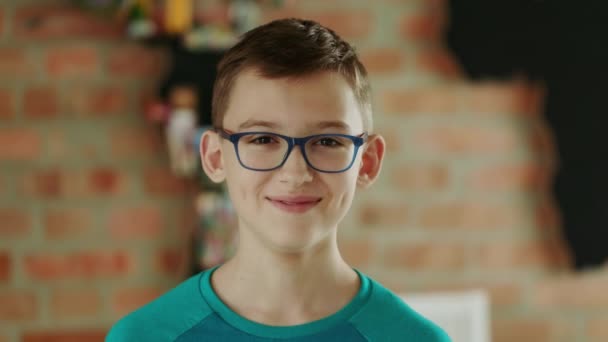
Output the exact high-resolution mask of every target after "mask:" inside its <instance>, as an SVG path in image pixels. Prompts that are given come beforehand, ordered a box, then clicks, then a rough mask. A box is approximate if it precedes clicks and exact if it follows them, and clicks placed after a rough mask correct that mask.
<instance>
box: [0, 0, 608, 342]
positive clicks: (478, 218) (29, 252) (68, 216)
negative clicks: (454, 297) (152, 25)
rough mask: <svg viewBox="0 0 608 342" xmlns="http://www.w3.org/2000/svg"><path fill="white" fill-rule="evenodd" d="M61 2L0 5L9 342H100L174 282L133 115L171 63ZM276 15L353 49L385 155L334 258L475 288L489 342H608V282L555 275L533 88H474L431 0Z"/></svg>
mask: <svg viewBox="0 0 608 342" xmlns="http://www.w3.org/2000/svg"><path fill="white" fill-rule="evenodd" d="M209 2H210V3H213V1H209ZM61 3H62V2H61V1H37V2H35V3H34V2H33V1H17V0H10V1H4V2H2V3H1V4H0V170H1V172H0V341H3V342H4V341H81V340H87V341H88V340H101V339H102V336H103V335H104V333H105V330H106V329H107V328H108V327H109V326H110V325H111V324H112V322H114V321H115V320H116V319H118V318H119V317H120V316H121V315H123V314H125V313H126V312H128V311H130V310H132V309H134V308H136V307H138V306H140V305H142V304H143V303H145V302H147V301H149V300H151V299H152V298H154V297H156V296H157V295H158V294H159V293H162V292H163V291H165V290H167V289H168V288H169V287H171V286H173V285H175V284H176V283H177V282H178V281H180V280H181V279H182V278H183V272H181V271H180V267H179V265H182V264H183V263H182V262H180V260H183V257H184V255H183V252H182V250H183V247H184V237H185V236H186V235H187V230H188V225H187V224H185V223H187V222H191V221H192V212H191V210H190V208H191V203H190V202H191V197H190V196H191V195H190V194H189V193H188V192H187V191H186V190H185V189H186V188H187V185H188V184H187V183H185V182H184V181H182V180H179V179H175V178H173V177H171V175H170V173H169V171H168V161H167V158H166V155H165V150H164V146H163V144H162V139H161V138H160V135H159V131H158V129H157V128H156V127H153V126H150V125H148V124H147V123H146V122H145V121H144V120H143V119H142V116H141V115H140V113H139V111H138V109H139V102H140V99H141V97H142V96H143V94H146V93H147V92H149V91H150V89H153V88H154V86H155V85H156V81H157V79H158V77H159V76H160V75H161V73H162V67H163V65H164V60H165V59H164V56H165V54H164V51H162V50H160V49H158V48H149V47H144V46H141V45H139V44H136V43H132V42H128V41H126V40H124V39H123V38H121V34H120V32H118V31H117V29H116V28H115V27H114V26H112V25H110V24H108V22H107V21H105V20H103V19H99V18H96V17H92V16H90V15H85V14H82V13H80V12H78V11H74V10H71V9H69V8H68V7H65V6H63V5H61ZM215 3H217V1H215ZM287 4H288V5H287V7H286V8H283V9H280V10H267V11H265V12H264V18H263V20H264V21H266V20H270V19H272V18H276V17H281V16H286V15H297V16H304V17H308V18H313V19H317V20H319V21H321V22H323V23H325V24H327V25H329V26H331V27H333V28H335V29H336V30H337V31H338V32H339V33H341V34H342V35H343V36H345V37H346V38H348V39H349V40H350V41H352V42H353V43H354V44H355V45H356V46H357V48H358V50H359V51H360V54H361V56H362V58H363V60H364V62H365V63H366V65H367V66H368V69H369V70H370V72H371V74H372V76H371V79H372V86H373V88H374V95H375V99H374V105H375V120H376V127H377V131H378V132H379V133H381V134H383V135H385V136H386V138H387V140H388V143H389V147H388V158H387V160H386V164H385V167H384V170H383V174H382V179H381V180H380V181H379V182H378V183H377V184H376V185H375V186H374V187H373V188H372V189H371V190H369V191H365V192H361V193H360V194H359V197H358V198H357V200H356V202H355V204H354V207H353V210H352V212H351V214H350V215H349V216H348V217H347V219H346V221H345V222H344V225H343V227H342V231H341V236H340V240H341V248H342V251H343V253H344V254H345V256H346V258H347V259H348V260H349V261H351V262H352V263H353V265H355V266H356V267H358V268H360V269H361V270H363V271H364V272H366V273H368V274H370V275H371V276H372V277H374V278H376V279H378V280H379V281H381V282H383V283H384V284H386V285H387V286H388V287H390V288H391V289H393V290H395V291H398V292H408V291H433V290H446V289H447V290H457V289H466V288H476V287H482V288H485V289H487V290H488V291H489V292H490V294H491V297H492V322H493V327H492V328H493V329H492V330H493V335H494V340H495V341H541V342H542V341H590V342H592V341H605V340H608V329H606V328H605V327H606V326H608V294H607V293H608V292H606V291H605V289H606V288H608V272H606V271H605V270H596V271H587V272H583V273H578V274H574V273H572V272H570V271H568V261H567V258H566V256H567V250H566V248H565V247H564V245H563V244H562V243H561V239H560V231H559V215H557V213H556V212H555V208H554V206H553V203H552V201H551V196H550V188H549V185H550V182H551V177H552V170H553V169H554V165H555V159H556V158H555V155H554V147H553V145H552V141H551V135H550V132H548V130H547V127H546V125H545V124H544V121H543V118H542V117H541V116H540V113H541V110H540V108H541V106H542V97H543V92H542V88H540V87H538V86H533V85H529V84H526V83H523V82H520V81H517V80H514V81H511V82H502V83H497V82H490V81H487V82H482V83H471V82H469V81H467V80H466V79H465V77H463V76H462V75H461V73H460V70H459V67H458V65H457V64H456V63H454V61H453V60H452V59H451V58H450V56H449V54H448V53H447V52H446V51H445V49H444V47H443V46H442V44H441V43H440V38H441V35H442V31H443V28H444V26H445V25H446V23H447V20H446V15H445V13H444V7H445V4H444V2H443V1H439V0H436V1H430V0H427V1H424V0H409V1H396V0H380V1H374V2H371V1H364V0H349V1H347V0H335V1H321V0H307V1H298V2H295V1H287ZM40 16H42V17H43V18H46V19H45V20H42V21H40V20H35V19H36V18H38V17H40Z"/></svg>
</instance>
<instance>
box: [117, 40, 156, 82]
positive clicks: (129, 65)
mask: <svg viewBox="0 0 608 342" xmlns="http://www.w3.org/2000/svg"><path fill="white" fill-rule="evenodd" d="M166 57H167V56H165V54H164V53H163V51H162V50H158V49H156V50H155V49H151V48H146V47H142V46H139V45H125V46H118V47H115V48H113V49H112V50H111V51H110V53H109V57H108V70H109V71H110V73H112V74H113V75H114V76H119V77H139V78H142V77H149V76H158V75H161V74H162V73H163V70H164V69H165V67H166Z"/></svg>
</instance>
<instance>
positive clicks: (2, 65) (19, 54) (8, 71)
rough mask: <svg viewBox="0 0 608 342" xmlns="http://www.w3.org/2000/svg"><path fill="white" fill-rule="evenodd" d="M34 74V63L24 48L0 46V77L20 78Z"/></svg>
mask: <svg viewBox="0 0 608 342" xmlns="http://www.w3.org/2000/svg"><path fill="white" fill-rule="evenodd" d="M35 74H36V70H35V68H34V65H33V63H32V61H31V59H30V56H29V54H28V53H27V51H26V50H25V49H24V48H16V47H0V78H2V79H4V78H8V79H17V78H19V79H22V78H28V77H30V76H33V75H35Z"/></svg>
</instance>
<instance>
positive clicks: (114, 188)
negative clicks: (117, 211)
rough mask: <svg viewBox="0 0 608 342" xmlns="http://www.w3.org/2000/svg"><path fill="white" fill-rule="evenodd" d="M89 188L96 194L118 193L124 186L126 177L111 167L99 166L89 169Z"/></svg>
mask: <svg viewBox="0 0 608 342" xmlns="http://www.w3.org/2000/svg"><path fill="white" fill-rule="evenodd" d="M87 183H88V189H89V191H90V192H91V193H93V194H96V195H108V194H118V193H120V192H121V191H122V189H123V188H124V185H123V184H124V183H125V180H124V177H123V176H122V174H121V173H120V172H118V171H116V170H114V169H111V168H104V167H99V168H95V169H91V170H88V181H87Z"/></svg>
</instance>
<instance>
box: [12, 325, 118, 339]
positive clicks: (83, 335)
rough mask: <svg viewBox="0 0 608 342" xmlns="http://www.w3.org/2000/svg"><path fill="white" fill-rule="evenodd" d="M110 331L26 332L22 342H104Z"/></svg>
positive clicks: (54, 330)
mask: <svg viewBox="0 0 608 342" xmlns="http://www.w3.org/2000/svg"><path fill="white" fill-rule="evenodd" d="M107 333H108V331H107V330H106V329H103V330H77V331H76V330H73V331H72V330H60V329H58V328H54V329H53V330H47V331H26V332H25V333H24V335H23V339H22V342H82V341H87V342H89V341H90V342H103V341H104V339H105V336H106V334H107Z"/></svg>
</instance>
